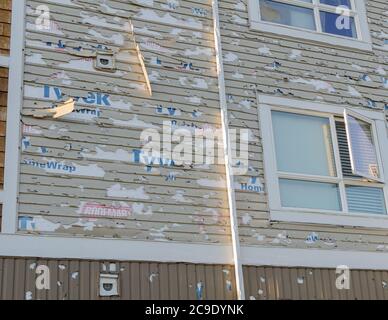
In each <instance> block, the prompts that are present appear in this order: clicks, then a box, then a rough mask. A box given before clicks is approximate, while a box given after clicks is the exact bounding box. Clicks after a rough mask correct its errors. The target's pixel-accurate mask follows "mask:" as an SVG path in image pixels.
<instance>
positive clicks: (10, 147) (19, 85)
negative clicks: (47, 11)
mask: <svg viewBox="0 0 388 320" xmlns="http://www.w3.org/2000/svg"><path fill="white" fill-rule="evenodd" d="M25 11H26V0H15V1H12V24H11V43H10V61H9V78H8V83H9V88H10V89H12V90H8V91H9V92H10V93H11V92H12V94H9V95H8V102H7V106H8V108H7V131H6V148H5V167H4V205H3V217H2V232H4V233H15V232H16V230H17V212H18V209H17V208H18V203H17V201H18V193H19V169H20V167H19V166H20V161H19V160H20V141H21V139H20V136H21V130H20V127H21V121H20V113H21V108H22V104H23V76H24V39H25Z"/></svg>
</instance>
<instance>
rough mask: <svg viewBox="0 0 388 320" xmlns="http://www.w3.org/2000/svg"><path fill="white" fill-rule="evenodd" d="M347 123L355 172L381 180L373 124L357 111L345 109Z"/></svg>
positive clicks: (368, 177)
mask: <svg viewBox="0 0 388 320" xmlns="http://www.w3.org/2000/svg"><path fill="white" fill-rule="evenodd" d="M344 117H345V125H346V133H347V139H348V144H349V153H350V161H351V166H352V171H353V174H355V175H358V176H361V177H364V178H367V179H370V180H379V178H380V173H379V164H378V160H377V159H378V158H377V152H376V145H375V142H374V139H373V132H372V124H371V123H369V122H367V121H364V120H363V119H361V118H360V117H359V116H357V115H356V114H355V113H353V112H352V113H350V112H349V111H345V115H344Z"/></svg>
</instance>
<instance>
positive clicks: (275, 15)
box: [260, 0, 315, 30]
mask: <svg viewBox="0 0 388 320" xmlns="http://www.w3.org/2000/svg"><path fill="white" fill-rule="evenodd" d="M306 2H307V1H306ZM308 2H310V1H308ZM260 13H261V19H262V20H263V21H268V22H273V23H280V24H285V25H288V26H294V27H299V28H304V29H309V30H315V19H314V11H313V10H312V9H309V8H303V7H298V6H294V5H289V4H285V3H280V2H275V1H271V0H260Z"/></svg>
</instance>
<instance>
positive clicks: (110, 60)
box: [95, 52, 116, 72]
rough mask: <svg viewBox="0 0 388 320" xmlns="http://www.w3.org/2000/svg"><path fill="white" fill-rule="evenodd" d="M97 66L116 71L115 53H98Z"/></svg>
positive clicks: (101, 68) (97, 67)
mask: <svg viewBox="0 0 388 320" xmlns="http://www.w3.org/2000/svg"><path fill="white" fill-rule="evenodd" d="M95 68H96V69H99V70H104V71H112V72H113V71H115V69H116V62H115V57H114V55H113V53H106V52H104V53H97V56H96V62H95Z"/></svg>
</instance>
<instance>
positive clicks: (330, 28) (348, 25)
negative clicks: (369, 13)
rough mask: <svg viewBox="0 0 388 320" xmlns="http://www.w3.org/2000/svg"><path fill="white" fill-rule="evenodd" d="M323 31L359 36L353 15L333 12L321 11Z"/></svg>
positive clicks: (351, 36)
mask: <svg viewBox="0 0 388 320" xmlns="http://www.w3.org/2000/svg"><path fill="white" fill-rule="evenodd" d="M320 16H321V23H322V31H323V32H325V33H331V34H336V35H339V36H344V37H350V38H357V31H356V24H355V22H354V18H353V17H348V16H345V15H342V16H341V15H339V14H336V13H331V12H324V11H321V12H320Z"/></svg>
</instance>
